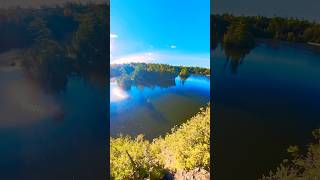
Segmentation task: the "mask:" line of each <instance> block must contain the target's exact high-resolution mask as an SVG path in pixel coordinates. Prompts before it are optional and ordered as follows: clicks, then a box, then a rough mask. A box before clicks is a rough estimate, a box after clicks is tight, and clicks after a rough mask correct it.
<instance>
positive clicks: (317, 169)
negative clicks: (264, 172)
mask: <svg viewBox="0 0 320 180" xmlns="http://www.w3.org/2000/svg"><path fill="white" fill-rule="evenodd" d="M312 134H313V136H314V138H315V142H313V143H311V144H309V146H308V151H307V153H306V154H305V155H303V154H301V153H300V150H299V148H298V146H290V147H289V148H288V152H289V153H291V155H292V160H291V161H288V160H284V161H283V163H282V164H280V166H279V167H278V168H277V170H276V171H275V172H272V171H271V172H270V173H269V176H263V177H262V180H300V179H301V180H304V179H310V180H313V179H314V180H316V179H320V129H317V130H314V131H313V132H312Z"/></svg>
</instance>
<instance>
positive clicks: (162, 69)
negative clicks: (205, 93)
mask: <svg viewBox="0 0 320 180" xmlns="http://www.w3.org/2000/svg"><path fill="white" fill-rule="evenodd" d="M143 72H155V73H168V74H175V75H179V73H183V74H187V73H188V74H200V75H210V69H208V68H201V67H184V66H172V65H168V64H153V63H130V64H113V65H111V69H110V75H111V77H117V76H122V75H125V74H128V75H133V76H137V75H138V74H139V73H143Z"/></svg>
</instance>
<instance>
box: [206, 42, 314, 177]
mask: <svg viewBox="0 0 320 180" xmlns="http://www.w3.org/2000/svg"><path fill="white" fill-rule="evenodd" d="M233 53H234V52H232V54H233ZM243 54H245V55H243ZM234 56H235V57H237V58H235V59H239V61H236V62H237V63H235V65H232V66H231V67H233V68H234V71H233V70H231V71H229V70H228V71H226V59H228V53H225V50H223V49H221V48H217V49H215V50H213V57H212V60H213V61H212V63H213V64H212V66H213V68H214V69H215V71H214V73H215V76H214V77H215V78H214V87H215V88H214V90H213V93H214V95H213V96H214V97H215V102H214V103H215V108H214V109H215V113H214V118H215V119H219V121H216V122H215V127H216V130H217V131H216V137H217V144H216V155H217V156H216V157H217V159H216V162H217V164H219V166H218V169H217V177H221V179H237V178H238V179H258V178H260V177H261V175H262V174H268V170H270V169H272V168H274V167H276V166H277V165H278V164H279V163H281V161H282V160H283V159H286V158H287V157H286V155H287V154H286V151H285V150H286V149H287V148H288V146H290V145H292V144H297V145H302V146H304V144H305V143H306V142H309V138H311V136H309V134H310V132H311V131H312V130H313V129H315V128H319V127H320V122H319V118H318V117H319V111H318V108H317V107H318V103H319V101H320V94H319V92H320V81H319V77H320V62H319V59H320V54H319V51H314V50H311V49H310V48H309V47H308V46H306V45H302V44H295V43H282V42H277V43H275V42H269V43H267V44H266V43H264V42H259V44H258V46H256V47H255V48H254V49H252V50H250V52H249V54H248V51H244V52H241V53H240V55H239V54H236V55H234ZM228 62H229V63H228V65H227V67H230V63H231V62H232V60H231V59H230V60H229V61H228ZM241 62H242V65H241V66H239V65H240V64H241ZM243 62H245V63H243ZM240 67H241V68H240ZM234 72H237V73H236V74H235V73H234ZM234 137H237V141H234ZM235 146H236V147H237V150H238V152H239V153H236V154H235V153H234V152H233V147H235ZM239 154H241V156H239ZM257 159H258V160H257ZM230 162H232V163H230ZM243 162H245V163H243ZM230 169H232V173H230ZM247 169H251V171H250V172H247V171H246V170H247ZM235 174H236V176H235Z"/></svg>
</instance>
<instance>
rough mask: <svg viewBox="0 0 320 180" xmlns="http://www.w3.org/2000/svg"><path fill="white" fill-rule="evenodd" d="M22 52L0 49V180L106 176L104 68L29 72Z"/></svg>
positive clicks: (105, 87)
mask: <svg viewBox="0 0 320 180" xmlns="http://www.w3.org/2000/svg"><path fill="white" fill-rule="evenodd" d="M21 55H22V52H21V51H20V50H11V51H8V52H4V53H1V54H0V92H1V93H0V114H1V116H0V144H1V148H0V159H1V161H0V167H1V170H0V179H25V178H27V177H28V179H35V180H38V179H39V180H40V179H52V180H54V179H103V178H105V174H106V162H105V159H104V158H103V157H106V155H107V138H108V100H107V99H108V96H107V94H108V88H109V87H108V85H107V83H106V82H107V80H108V78H107V75H106V73H105V72H106V71H107V70H106V69H104V70H103V73H101V71H98V70H97V69H92V67H91V68H90V67H89V66H83V67H81V68H79V69H78V70H77V71H75V70H74V69H73V68H71V67H68V66H67V65H63V66H60V65H61V64H60V65H58V66H57V65H55V64H51V66H42V67H41V68H39V69H37V68H36V69H35V67H32V71H29V70H30V69H29V67H28V66H24V65H22V63H21V59H20V58H21ZM99 66H101V65H99ZM45 67H48V68H45ZM38 73H39V74H38Z"/></svg>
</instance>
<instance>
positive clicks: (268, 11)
mask: <svg viewBox="0 0 320 180" xmlns="http://www.w3.org/2000/svg"><path fill="white" fill-rule="evenodd" d="M225 12H228V13H232V14H236V15H263V16H269V17H270V16H273V15H277V16H282V17H297V18H303V19H307V20H311V21H313V20H315V21H317V22H320V13H319V12H320V0H212V1H211V13H225Z"/></svg>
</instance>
